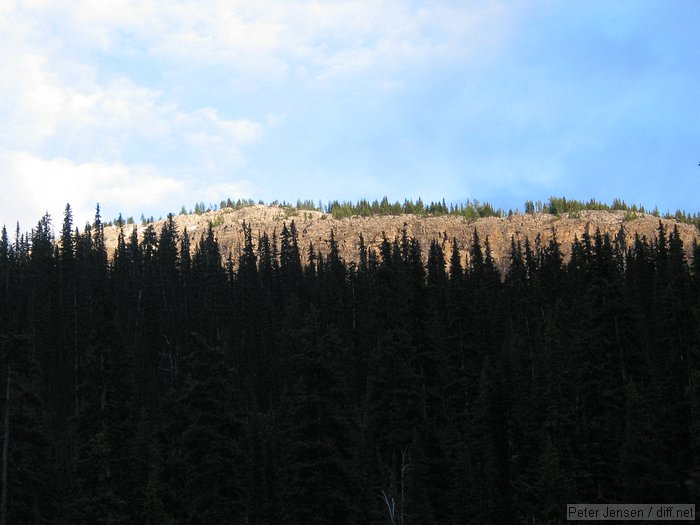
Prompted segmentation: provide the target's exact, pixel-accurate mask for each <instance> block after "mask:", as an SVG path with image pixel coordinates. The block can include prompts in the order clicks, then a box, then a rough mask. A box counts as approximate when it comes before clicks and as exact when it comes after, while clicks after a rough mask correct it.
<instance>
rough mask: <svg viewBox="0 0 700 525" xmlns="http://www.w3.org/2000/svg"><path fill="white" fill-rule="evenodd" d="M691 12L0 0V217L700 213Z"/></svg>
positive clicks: (616, 2) (687, 2) (375, 2)
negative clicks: (305, 210) (527, 210)
mask: <svg viewBox="0 0 700 525" xmlns="http://www.w3.org/2000/svg"><path fill="white" fill-rule="evenodd" d="M698 27H700V2H698V1H696V0H673V1H671V2H669V1H663V2H661V1H659V2H650V1H644V0H634V1H630V2H625V1H620V0H606V1H601V2H596V1H591V0H587V1H566V2H564V1H558V2H555V1H545V0H542V1H527V0H524V1H508V2H498V1H493V2H480V1H468V2H465V1H460V2H447V1H439V0H435V1H426V2H421V1H398V0H367V1H360V0H358V1H352V0H351V1H342V2H339V1H316V2H313V1H309V2H296V1H285V2H279V1H267V0H258V1H255V2H247V1H242V2H237V1H232V0H221V1H218V0H211V1H206V0H205V1H202V0H198V1H188V0H183V1H169V2H160V1H154V0H122V1H111V0H102V1H100V2H94V1H88V0H72V1H70V2H68V1H63V0H32V1H27V2H14V1H11V0H5V1H3V0H0V121H1V122H2V126H0V188H2V189H1V190H0V223H5V224H7V225H8V227H9V229H10V230H12V229H14V224H15V222H16V221H17V220H19V221H20V223H21V226H22V228H23V229H29V228H31V227H32V226H33V225H34V224H35V223H36V221H37V220H38V218H39V217H40V216H41V215H42V214H43V213H44V212H46V211H48V212H49V213H51V215H52V216H53V218H54V223H55V224H56V225H58V224H60V222H61V220H62V210H63V208H64V206H65V203H66V202H70V203H71V205H72V206H73V208H74V213H75V216H76V223H77V224H78V225H81V224H83V223H84V222H85V221H86V220H88V219H90V218H91V216H92V214H93V213H94V206H95V203H97V202H99V203H100V204H101V206H102V210H103V216H105V217H106V218H108V219H109V218H113V217H115V216H116V215H117V214H118V213H119V212H122V213H123V214H124V216H128V215H133V216H135V217H137V218H138V216H140V214H141V213H142V212H144V213H145V214H146V215H154V216H156V217H157V216H159V215H165V214H166V213H167V212H168V211H174V212H177V211H178V210H179V209H180V207H181V206H182V205H183V204H185V205H186V206H187V207H188V208H191V207H193V205H194V203H195V202H198V201H204V202H206V203H217V202H219V201H220V200H222V199H226V198H228V197H231V198H234V199H235V198H239V197H245V198H253V199H255V200H258V199H263V200H265V201H270V200H274V199H277V200H287V201H296V200H297V199H313V200H314V201H317V200H319V199H321V200H322V201H324V202H325V201H327V200H329V199H340V200H357V199H360V198H370V199H372V198H381V197H382V196H384V195H387V196H388V197H389V198H390V199H391V200H403V199H404V198H405V197H409V198H414V199H415V198H417V197H422V198H423V199H424V200H438V199H442V198H445V199H446V200H447V201H448V202H459V201H464V200H465V199H478V200H481V201H489V202H492V203H493V204H494V205H496V206H500V207H503V208H506V209H507V208H513V209H515V208H521V209H522V204H523V202H524V201H525V200H526V199H543V200H545V199H546V198H547V197H549V196H550V195H557V196H562V195H563V196H566V197H571V198H578V199H589V198H591V197H594V198H596V199H599V200H603V201H611V200H612V199H613V198H614V197H620V198H623V199H625V200H626V201H627V202H630V203H632V202H635V203H642V204H644V205H647V206H651V207H653V206H655V205H656V206H658V207H659V209H660V210H662V211H665V210H666V209H670V210H672V211H673V210H675V209H676V208H682V209H685V210H688V211H693V212H695V211H700V204H699V203H698V199H697V196H698V195H699V194H700V167H699V166H698V162H699V161H700V31H699V30H698Z"/></svg>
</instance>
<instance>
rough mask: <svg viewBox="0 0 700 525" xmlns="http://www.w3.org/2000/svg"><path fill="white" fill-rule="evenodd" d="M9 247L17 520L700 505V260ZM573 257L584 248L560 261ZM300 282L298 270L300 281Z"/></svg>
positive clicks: (9, 433)
mask: <svg viewBox="0 0 700 525" xmlns="http://www.w3.org/2000/svg"><path fill="white" fill-rule="evenodd" d="M104 227H105V225H104V224H103V222H102V219H101V217H100V212H99V208H98V210H97V213H96V216H95V220H94V222H93V223H92V224H90V225H87V226H86V227H85V229H84V230H83V231H82V232H81V231H79V230H78V229H77V228H75V226H74V224H73V217H72V213H71V209H70V207H69V206H67V207H66V210H65V214H64V217H63V221H62V225H59V226H58V227H57V230H56V231H57V233H56V234H55V235H54V233H53V225H52V222H51V218H50V217H49V216H48V215H46V216H44V217H43V218H42V219H41V220H40V221H39V222H38V223H37V225H36V226H35V227H34V228H33V229H32V231H31V232H30V233H28V234H22V233H20V231H19V228H18V231H17V233H16V235H15V238H14V239H12V240H11V239H10V238H9V236H8V233H7V231H6V230H5V229H4V228H3V231H2V237H1V238H0V362H1V365H0V366H1V368H0V387H1V388H0V396H1V397H2V405H1V406H2V412H1V416H2V427H1V428H0V439H1V442H2V476H1V477H2V487H1V494H0V525H6V524H25V523H26V524H44V523H51V524H64V523H65V524H135V523H138V524H221V523H235V524H239V523H240V524H255V525H262V524H292V525H294V524H300V525H301V524H304V525H306V524H339V525H341V524H384V525H386V524H391V525H398V524H401V525H409V524H411V525H414V524H415V525H417V524H427V525H430V524H468V523H474V524H490V523H493V524H510V523H513V524H534V523H537V524H540V523H561V522H564V521H565V520H566V518H565V509H566V504H567V503H660V502H663V503H692V502H696V501H698V500H700V390H699V387H700V348H699V343H700V248H699V247H698V246H697V245H694V246H693V257H692V259H691V260H687V259H686V255H685V253H686V252H685V248H684V246H683V243H682V241H681V239H680V237H679V235H678V232H677V231H676V230H672V231H666V230H665V229H664V227H663V225H661V223H660V224H659V228H658V230H657V233H658V234H657V235H656V236H655V237H654V238H651V239H647V238H640V237H638V236H637V237H635V238H634V239H623V238H621V235H618V236H615V237H614V238H611V237H610V236H609V235H607V234H606V235H601V234H600V232H587V233H586V234H584V235H583V236H582V238H580V239H577V240H576V242H575V243H574V244H573V245H572V246H571V257H570V258H569V259H567V260H564V258H563V256H562V250H561V246H560V245H559V244H558V242H557V240H556V237H555V238H553V239H552V241H548V242H546V243H544V242H542V241H541V240H540V239H539V238H535V239H528V240H526V241H525V242H524V243H520V242H516V241H515V240H513V242H512V246H511V257H510V266H509V269H508V271H507V272H506V273H505V274H504V275H501V274H500V273H499V271H498V270H497V269H496V267H495V265H494V261H493V259H492V257H491V252H490V247H489V242H488V239H480V238H479V237H478V235H477V233H476V230H475V231H474V235H473V239H472V242H471V247H470V249H469V258H468V260H469V263H468V265H463V263H462V261H463V260H464V255H465V254H464V253H460V250H459V248H458V245H457V242H456V240H452V239H440V240H435V241H433V242H432V243H431V244H430V245H429V246H421V245H420V244H419V243H418V242H417V241H416V240H415V239H413V238H411V237H410V236H408V235H407V233H406V231H405V229H404V231H403V232H402V234H400V235H398V236H396V237H395V238H389V237H385V238H384V241H383V242H382V244H381V246H380V248H379V249H378V250H376V251H375V250H372V249H368V248H367V246H366V245H365V242H364V240H363V239H362V237H361V236H360V238H359V253H358V257H357V262H347V261H344V260H343V259H342V258H341V257H340V255H339V253H338V247H337V244H336V241H335V239H334V233H333V231H332V230H331V231H329V232H328V239H327V241H326V242H327V250H324V253H327V255H326V256H321V255H320V254H319V252H318V250H317V248H318V247H314V246H313V245H309V246H300V245H299V243H298V237H297V230H296V226H295V223H294V222H293V221H292V222H290V223H284V224H282V225H281V228H280V230H279V231H273V232H253V231H252V230H251V228H250V227H249V226H248V225H245V224H244V225H243V230H244V238H245V243H244V246H243V247H242V249H241V250H240V254H239V255H238V256H237V257H235V258H233V257H229V258H227V259H226V260H222V256H221V251H220V249H219V244H218V242H217V239H216V237H215V235H214V231H213V228H212V227H211V226H210V227H209V229H208V232H207V233H205V234H204V235H202V237H201V239H200V240H199V241H198V242H196V243H193V244H194V245H193V246H191V245H190V240H189V236H188V235H187V233H186V232H185V231H178V229H177V228H176V226H175V223H174V221H173V218H172V216H170V217H169V219H168V220H166V221H165V223H164V224H163V225H162V228H161V229H160V231H157V230H156V228H155V227H154V226H153V225H152V224H151V225H149V226H148V227H147V228H145V230H144V232H143V235H141V236H139V235H137V231H136V229H135V228H134V227H133V226H132V225H125V224H123V223H122V224H121V233H120V235H119V241H118V246H117V248H116V251H115V253H107V249H106V247H105V241H104ZM567 248H568V247H567ZM302 261H303V262H302Z"/></svg>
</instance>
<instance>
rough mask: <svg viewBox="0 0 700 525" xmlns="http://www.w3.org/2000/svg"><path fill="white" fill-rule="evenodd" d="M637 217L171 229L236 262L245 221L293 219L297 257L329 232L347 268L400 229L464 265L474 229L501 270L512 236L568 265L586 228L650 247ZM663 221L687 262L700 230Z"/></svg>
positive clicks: (650, 231) (236, 219)
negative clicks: (210, 239) (553, 242)
mask: <svg viewBox="0 0 700 525" xmlns="http://www.w3.org/2000/svg"><path fill="white" fill-rule="evenodd" d="M637 217H638V218H636V219H633V220H627V221H626V220H625V213H624V212H621V211H617V212H607V211H582V212H581V213H580V214H579V216H578V217H570V216H568V215H567V214H562V215H561V216H560V217H557V216H554V215H549V214H534V215H528V214H518V215H513V216H511V217H503V218H499V217H488V218H484V219H476V220H467V219H465V218H463V217H458V216H452V215H446V216H441V217H419V216H416V215H397V216H374V217H359V216H356V217H351V218H346V219H339V220H336V219H333V218H332V217H331V215H329V214H324V213H321V212H318V211H304V210H298V211H296V210H288V209H285V208H279V207H275V206H262V205H256V206H250V207H246V208H242V209H239V210H232V209H224V210H219V211H212V212H209V213H205V214H202V215H178V216H176V217H175V223H176V224H177V228H178V232H179V233H180V234H181V233H182V232H183V231H184V229H185V228H187V232H188V234H189V236H190V239H191V241H192V249H194V248H195V247H196V244H197V242H198V241H199V239H200V237H201V236H202V235H203V234H204V233H205V232H206V230H207V227H208V224H209V222H210V221H211V222H212V224H213V225H214V231H215V234H216V237H217V239H218V241H219V244H220V245H221V252H222V254H223V256H224V257H228V255H229V254H231V255H232V256H233V259H234V261H235V260H237V256H238V253H239V251H240V249H241V246H242V243H243V221H245V222H246V224H249V225H250V226H251V229H252V232H253V236H254V238H257V235H259V234H261V233H263V232H267V233H268V234H269V235H270V236H272V233H273V232H274V231H276V232H277V234H278V235H279V233H280V231H281V229H282V224H283V223H284V222H286V223H287V225H288V226H289V224H290V223H291V221H292V220H293V221H295V224H296V228H297V231H298V234H299V247H300V249H301V250H302V257H305V256H306V254H307V251H308V246H309V243H310V242H311V243H313V245H314V248H315V250H316V251H317V252H320V253H323V254H324V255H325V254H326V253H327V249H328V242H327V241H328V239H329V237H330V232H331V230H332V231H333V232H334V233H335V239H336V241H337V242H338V247H339V250H340V254H341V256H342V257H343V258H344V259H345V260H346V261H354V260H357V258H358V248H359V234H362V235H363V237H364V239H365V243H366V245H367V246H368V248H373V249H378V247H379V245H380V244H381V242H382V239H383V236H384V235H386V236H387V238H389V240H392V241H393V239H394V238H395V237H396V236H399V235H400V234H401V230H402V228H403V227H404V224H405V226H406V231H407V233H408V235H409V236H410V237H415V238H416V239H418V240H419V241H420V243H421V247H422V249H423V254H424V256H425V255H427V252H428V247H429V245H430V242H431V241H432V240H433V239H439V240H440V241H441V242H443V243H445V250H446V255H445V256H446V258H449V253H450V252H449V250H450V249H451V243H452V239H453V238H456V239H457V243H458V245H459V248H460V252H461V255H462V260H463V263H466V262H467V260H468V254H469V249H470V248H471V243H472V236H473V232H474V228H476V230H477V232H478V234H479V237H480V239H481V242H482V244H483V243H484V241H485V239H486V238H488V240H489V243H490V245H491V251H492V254H493V257H494V259H495V260H496V263H497V264H498V266H499V267H500V268H501V269H502V270H503V269H505V268H507V266H508V259H509V256H510V241H511V237H512V238H515V240H516V241H517V240H520V241H521V242H524V241H525V239H526V238H529V239H530V242H532V243H534V241H535V238H536V237H537V236H538V235H540V238H541V242H542V243H546V242H549V240H550V239H551V237H552V234H553V233H554V234H556V237H557V239H558V241H559V243H560V244H561V249H562V252H563V253H564V256H565V258H566V257H568V255H569V252H570V250H571V244H572V243H573V241H574V239H575V238H576V237H578V238H579V239H580V238H581V236H582V235H583V233H584V232H585V231H586V229H588V231H589V232H590V234H591V235H593V234H595V232H596V230H597V229H600V232H601V233H602V234H605V233H608V234H609V235H610V237H611V239H614V238H615V237H616V236H617V235H619V234H620V232H622V234H623V238H624V240H625V242H626V244H628V245H629V244H630V243H631V242H633V240H634V235H635V233H638V234H639V235H640V236H645V237H646V238H647V239H649V240H651V239H654V238H656V236H657V234H658V227H659V219H658V218H657V217H654V216H652V215H644V214H637ZM163 222H164V221H157V222H156V223H155V224H154V226H155V228H156V232H158V233H159V232H160V229H161V228H162V224H163ZM661 222H662V223H663V225H664V227H665V228H666V229H667V232H668V233H670V232H671V230H672V229H673V226H674V225H677V226H678V229H679V232H680V235H681V239H682V240H683V243H684V247H685V249H686V252H687V254H688V255H690V252H691V246H692V242H693V239H695V238H700V232H698V229H697V228H696V227H695V226H692V225H689V224H683V223H677V222H676V221H674V220H667V219H661ZM130 228H131V226H126V227H125V234H126V235H128V233H129V232H130V231H131V230H130ZM143 229H144V227H143V226H138V233H139V238H141V235H142V233H143ZM117 235H118V229H117V228H115V227H112V228H106V229H105V236H106V241H107V248H108V250H109V253H110V255H111V254H113V252H114V250H115V248H116V244H117Z"/></svg>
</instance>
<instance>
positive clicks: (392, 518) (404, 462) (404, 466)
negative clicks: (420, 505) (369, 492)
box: [382, 447, 411, 525]
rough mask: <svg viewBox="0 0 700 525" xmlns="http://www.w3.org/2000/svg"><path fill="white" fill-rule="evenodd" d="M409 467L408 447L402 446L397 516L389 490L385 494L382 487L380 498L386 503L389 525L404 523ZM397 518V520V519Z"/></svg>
mask: <svg viewBox="0 0 700 525" xmlns="http://www.w3.org/2000/svg"><path fill="white" fill-rule="evenodd" d="M410 467H411V464H410V463H408V447H404V448H403V449H402V450H401V469H400V471H399V472H400V478H399V490H400V491H401V505H400V506H399V514H398V516H397V515H396V500H395V499H394V496H392V495H391V491H390V492H389V494H387V493H386V492H385V491H384V489H382V500H383V501H384V504H385V505H386V508H387V512H388V514H389V522H390V523H391V525H404V519H405V512H404V509H405V508H406V495H405V493H406V491H405V487H406V472H407V471H408V469H409V468H410ZM397 518H398V521H397Z"/></svg>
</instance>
